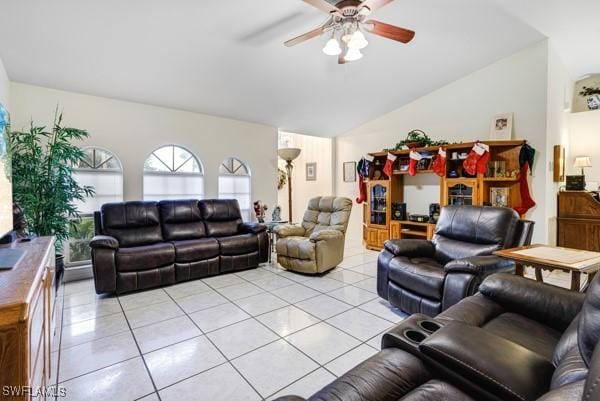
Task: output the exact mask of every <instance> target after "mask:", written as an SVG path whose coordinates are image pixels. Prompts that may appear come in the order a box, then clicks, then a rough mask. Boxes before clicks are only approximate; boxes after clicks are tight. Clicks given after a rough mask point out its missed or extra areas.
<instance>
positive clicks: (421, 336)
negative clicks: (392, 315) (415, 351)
mask: <svg viewBox="0 0 600 401" xmlns="http://www.w3.org/2000/svg"><path fill="white" fill-rule="evenodd" d="M402 335H403V336H404V337H405V338H407V339H408V340H409V341H412V342H413V343H416V344H420V343H421V342H423V340H425V339H426V338H427V337H428V335H427V334H425V333H423V332H422V331H417V330H405V331H404V332H403V333H402Z"/></svg>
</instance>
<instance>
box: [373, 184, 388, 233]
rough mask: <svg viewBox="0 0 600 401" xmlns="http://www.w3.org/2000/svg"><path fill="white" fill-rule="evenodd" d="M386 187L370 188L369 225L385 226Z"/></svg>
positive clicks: (378, 185)
mask: <svg viewBox="0 0 600 401" xmlns="http://www.w3.org/2000/svg"><path fill="white" fill-rule="evenodd" d="M387 191H388V189H387V187H386V186H385V185H380V184H377V185H373V187H371V194H370V195H371V205H370V207H371V209H370V215H371V222H370V223H371V224H376V225H380V226H385V225H386V224H387V211H388V204H387Z"/></svg>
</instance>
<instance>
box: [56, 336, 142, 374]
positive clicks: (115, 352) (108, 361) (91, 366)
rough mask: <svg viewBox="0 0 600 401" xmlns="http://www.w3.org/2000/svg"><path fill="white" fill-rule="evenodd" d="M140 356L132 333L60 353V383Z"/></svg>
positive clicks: (71, 348)
mask: <svg viewBox="0 0 600 401" xmlns="http://www.w3.org/2000/svg"><path fill="white" fill-rule="evenodd" d="M136 355H139V352H138V349H137V347H136V345H135V342H134V340H133V336H132V335H131V333H130V332H126V333H121V334H117V335H114V336H110V337H104V338H101V339H99V340H95V341H89V342H86V343H83V344H80V345H76V346H74V347H70V348H67V349H64V350H61V352H60V370H59V372H58V373H59V379H58V380H59V382H63V381H65V380H69V379H72V378H74V377H76V376H80V375H83V374H85V373H89V372H91V371H93V370H97V369H101V368H105V367H107V366H110V365H113V364H115V363H117V362H121V361H124V360H126V359H130V358H133V357H135V356H136Z"/></svg>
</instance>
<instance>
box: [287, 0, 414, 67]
mask: <svg viewBox="0 0 600 401" xmlns="http://www.w3.org/2000/svg"><path fill="white" fill-rule="evenodd" d="M303 1H304V2H305V3H308V4H310V5H311V6H313V7H316V8H318V9H319V10H321V11H324V12H326V13H328V14H329V18H328V19H327V21H326V22H325V23H324V24H323V25H321V26H320V27H318V28H316V29H313V30H312V31H309V32H307V33H305V34H303V35H300V36H297V37H295V38H293V39H290V40H288V41H287V42H285V43H284V44H285V45H286V46H287V47H292V46H295V45H297V44H300V43H302V42H305V41H307V40H309V39H312V38H315V37H317V36H321V35H322V34H324V33H327V32H331V39H329V40H328V41H327V44H326V45H325V47H324V48H323V53H325V54H327V55H329V56H338V64H345V63H346V62H348V61H355V60H359V59H361V58H362V57H363V54H362V53H361V49H364V48H365V47H366V46H367V45H368V44H369V42H368V41H367V39H366V38H365V35H364V34H363V31H366V32H369V33H372V34H374V35H379V36H383V37H384V38H388V39H392V40H396V41H398V42H402V43H408V42H410V41H411V40H412V39H413V38H414V36H415V32H414V31H411V30H409V29H404V28H400V27H397V26H394V25H390V24H386V23H384V22H381V21H377V20H373V19H367V18H368V16H369V15H370V14H371V13H372V12H373V11H375V10H377V9H379V8H381V7H383V6H385V5H387V4H389V3H391V2H392V1H393V0H365V1H361V0H341V1H338V2H337V3H336V4H335V5H333V4H331V3H329V2H327V1H326V0H303ZM338 36H339V38H340V39H341V40H338V38H337V37H338Z"/></svg>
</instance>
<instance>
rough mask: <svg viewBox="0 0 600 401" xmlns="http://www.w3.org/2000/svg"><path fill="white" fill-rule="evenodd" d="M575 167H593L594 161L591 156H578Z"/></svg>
mask: <svg viewBox="0 0 600 401" xmlns="http://www.w3.org/2000/svg"><path fill="white" fill-rule="evenodd" d="M573 167H578V168H584V167H592V159H591V157H589V156H577V157H576V158H575V164H573Z"/></svg>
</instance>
